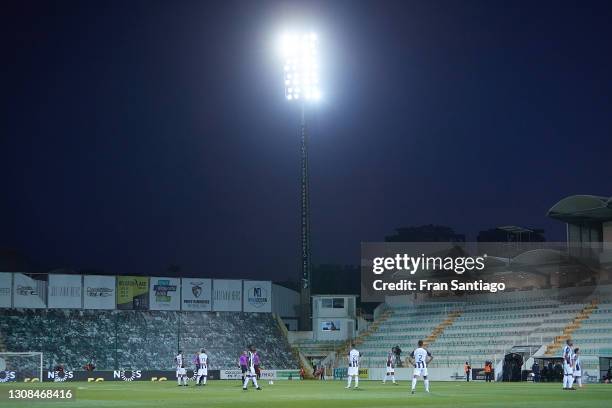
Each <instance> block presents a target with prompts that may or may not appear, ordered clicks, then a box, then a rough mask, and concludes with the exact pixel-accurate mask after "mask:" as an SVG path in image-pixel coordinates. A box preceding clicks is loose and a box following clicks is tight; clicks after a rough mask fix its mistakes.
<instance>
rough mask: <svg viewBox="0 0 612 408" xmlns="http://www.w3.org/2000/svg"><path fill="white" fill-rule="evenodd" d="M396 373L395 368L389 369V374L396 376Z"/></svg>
mask: <svg viewBox="0 0 612 408" xmlns="http://www.w3.org/2000/svg"><path fill="white" fill-rule="evenodd" d="M394 373H395V368H393V367H387V374H394Z"/></svg>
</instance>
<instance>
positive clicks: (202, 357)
mask: <svg viewBox="0 0 612 408" xmlns="http://www.w3.org/2000/svg"><path fill="white" fill-rule="evenodd" d="M198 363H199V368H198V376H197V377H196V384H197V385H206V379H207V377H208V354H206V350H204V349H202V350H201V351H200V354H199V356H198Z"/></svg>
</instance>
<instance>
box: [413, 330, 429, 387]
mask: <svg viewBox="0 0 612 408" xmlns="http://www.w3.org/2000/svg"><path fill="white" fill-rule="evenodd" d="M418 345H419V347H418V348H416V349H415V350H414V351H413V352H412V353H410V362H411V363H412V364H413V365H414V373H413V375H412V393H413V394H414V389H415V388H416V384H417V377H419V376H422V377H423V382H424V383H425V391H426V392H429V380H428V379H427V364H429V362H430V361H431V360H433V356H432V355H431V353H430V352H429V351H427V350H425V349H424V348H423V340H419V343H418Z"/></svg>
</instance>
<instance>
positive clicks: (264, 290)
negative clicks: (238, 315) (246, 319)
mask: <svg viewBox="0 0 612 408" xmlns="http://www.w3.org/2000/svg"><path fill="white" fill-rule="evenodd" d="M243 288H244V290H243V293H244V295H243V302H242V311H244V312H259V313H271V312H272V282H270V281H248V280H245V281H244V282H243Z"/></svg>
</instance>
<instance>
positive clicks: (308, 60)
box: [282, 33, 321, 330]
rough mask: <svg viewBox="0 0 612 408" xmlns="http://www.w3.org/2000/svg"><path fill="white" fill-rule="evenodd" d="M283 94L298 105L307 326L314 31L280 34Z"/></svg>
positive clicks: (304, 324) (304, 319)
mask: <svg viewBox="0 0 612 408" xmlns="http://www.w3.org/2000/svg"><path fill="white" fill-rule="evenodd" d="M282 47H283V57H284V72H285V97H286V98H287V100H288V101H290V102H293V103H298V104H299V105H300V111H301V118H300V137H301V142H302V147H301V158H302V189H301V205H302V211H301V224H302V225H301V226H302V236H301V238H302V254H301V261H302V268H301V269H302V271H301V285H300V286H301V289H300V326H301V327H300V328H301V330H311V323H312V321H311V319H310V196H309V191H308V190H309V180H308V133H307V129H306V105H307V104H308V103H310V102H314V101H317V100H318V99H319V98H320V97H321V92H320V89H319V62H318V50H317V35H316V34H314V33H307V34H301V35H291V34H288V35H285V36H284V37H283V44H282Z"/></svg>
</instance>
